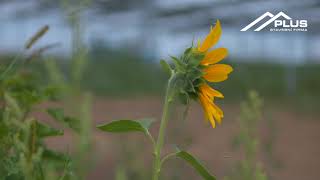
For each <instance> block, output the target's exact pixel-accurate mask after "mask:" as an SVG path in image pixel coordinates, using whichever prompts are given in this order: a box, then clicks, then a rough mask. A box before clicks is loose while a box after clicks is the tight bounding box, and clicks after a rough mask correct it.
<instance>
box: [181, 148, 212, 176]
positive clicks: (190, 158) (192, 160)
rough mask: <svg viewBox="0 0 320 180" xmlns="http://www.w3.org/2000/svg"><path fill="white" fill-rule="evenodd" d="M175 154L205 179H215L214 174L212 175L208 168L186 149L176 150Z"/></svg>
mask: <svg viewBox="0 0 320 180" xmlns="http://www.w3.org/2000/svg"><path fill="white" fill-rule="evenodd" d="M176 156H177V157H179V158H181V159H183V160H185V161H186V162H188V163H189V164H190V165H191V166H192V167H193V168H194V169H195V170H196V171H197V172H198V173H199V175H201V176H202V178H203V179H205V180H216V178H215V177H214V176H212V175H211V174H210V173H209V172H208V170H207V169H206V168H205V167H204V166H203V165H202V164H201V163H200V162H199V160H197V159H196V158H195V157H193V156H192V155H191V154H189V153H188V152H186V151H181V150H178V152H177V153H176Z"/></svg>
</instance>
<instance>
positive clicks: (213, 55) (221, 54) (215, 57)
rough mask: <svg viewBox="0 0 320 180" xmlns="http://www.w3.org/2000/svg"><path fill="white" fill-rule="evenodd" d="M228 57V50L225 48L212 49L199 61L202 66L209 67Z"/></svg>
mask: <svg viewBox="0 0 320 180" xmlns="http://www.w3.org/2000/svg"><path fill="white" fill-rule="evenodd" d="M227 55H228V50H227V49H226V48H218V49H214V50H212V51H210V52H208V53H206V55H205V57H204V58H203V60H202V61H201V64H202V65H210V64H215V63H217V62H219V61H221V60H222V59H224V58H225V57H226V56H227Z"/></svg>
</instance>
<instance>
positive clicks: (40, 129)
mask: <svg viewBox="0 0 320 180" xmlns="http://www.w3.org/2000/svg"><path fill="white" fill-rule="evenodd" d="M36 130H37V135H38V136H39V137H49V136H62V135H63V131H62V130H59V129H55V128H52V127H50V126H48V125H45V124H43V123H40V122H38V121H36Z"/></svg>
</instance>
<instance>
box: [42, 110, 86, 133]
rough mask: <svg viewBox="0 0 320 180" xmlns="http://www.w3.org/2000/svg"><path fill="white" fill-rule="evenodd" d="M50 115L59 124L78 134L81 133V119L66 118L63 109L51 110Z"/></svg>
mask: <svg viewBox="0 0 320 180" xmlns="http://www.w3.org/2000/svg"><path fill="white" fill-rule="evenodd" d="M47 112H48V114H49V115H50V116H51V117H53V118H54V119H55V120H57V121H58V122H61V123H63V124H64V125H65V126H67V127H69V128H71V129H73V130H74V131H76V132H80V130H81V128H80V121H79V119H76V118H73V117H69V116H65V115H64V110H63V109H62V108H49V109H47Z"/></svg>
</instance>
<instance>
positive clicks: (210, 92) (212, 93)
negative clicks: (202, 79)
mask: <svg viewBox="0 0 320 180" xmlns="http://www.w3.org/2000/svg"><path fill="white" fill-rule="evenodd" d="M199 88H200V91H201V93H202V94H204V95H206V96H208V97H212V98H213V97H219V98H223V97H224V96H223V94H222V93H221V92H219V91H217V90H215V89H213V88H211V87H210V86H209V85H208V84H205V83H204V84H202V85H201V86H200V87H199Z"/></svg>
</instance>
